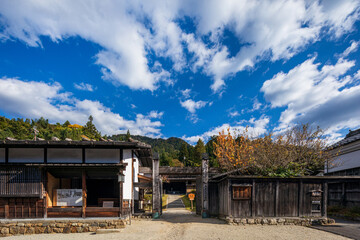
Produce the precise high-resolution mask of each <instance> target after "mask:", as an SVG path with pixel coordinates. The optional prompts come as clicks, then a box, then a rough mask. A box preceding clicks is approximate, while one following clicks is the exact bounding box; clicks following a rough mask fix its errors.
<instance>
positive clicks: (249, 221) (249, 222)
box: [247, 218, 255, 224]
mask: <svg viewBox="0 0 360 240" xmlns="http://www.w3.org/2000/svg"><path fill="white" fill-rule="evenodd" d="M247 223H248V224H255V219H253V218H249V219H248V220H247Z"/></svg>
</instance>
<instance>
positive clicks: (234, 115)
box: [229, 111, 240, 117]
mask: <svg viewBox="0 0 360 240" xmlns="http://www.w3.org/2000/svg"><path fill="white" fill-rule="evenodd" d="M229 116H230V117H237V116H240V113H239V112H238V111H232V112H229Z"/></svg>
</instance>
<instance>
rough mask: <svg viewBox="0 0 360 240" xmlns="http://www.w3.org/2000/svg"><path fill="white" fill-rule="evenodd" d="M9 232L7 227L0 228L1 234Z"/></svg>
mask: <svg viewBox="0 0 360 240" xmlns="http://www.w3.org/2000/svg"><path fill="white" fill-rule="evenodd" d="M9 233H10V229H9V228H8V227H3V228H1V234H2V235H7V234H9Z"/></svg>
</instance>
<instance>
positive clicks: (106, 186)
mask: <svg viewBox="0 0 360 240" xmlns="http://www.w3.org/2000/svg"><path fill="white" fill-rule="evenodd" d="M86 187H87V205H88V206H93V207H95V206H99V207H101V206H100V205H101V204H102V200H104V199H105V200H113V199H114V200H115V201H114V203H115V204H116V203H117V202H116V200H117V199H118V198H119V189H118V188H119V184H117V181H116V180H115V179H86ZM116 205H117V204H116Z"/></svg>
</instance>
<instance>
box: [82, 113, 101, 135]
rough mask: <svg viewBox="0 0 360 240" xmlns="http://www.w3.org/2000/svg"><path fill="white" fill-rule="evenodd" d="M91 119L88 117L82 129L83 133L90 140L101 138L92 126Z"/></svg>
mask: <svg viewBox="0 0 360 240" xmlns="http://www.w3.org/2000/svg"><path fill="white" fill-rule="evenodd" d="M93 120H94V119H93V117H92V116H91V115H90V116H89V121H88V122H87V123H86V124H85V126H84V128H83V133H84V135H85V136H87V137H89V138H91V139H99V138H100V137H101V134H100V133H99V132H98V130H97V129H96V127H95V125H94V124H93Z"/></svg>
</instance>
